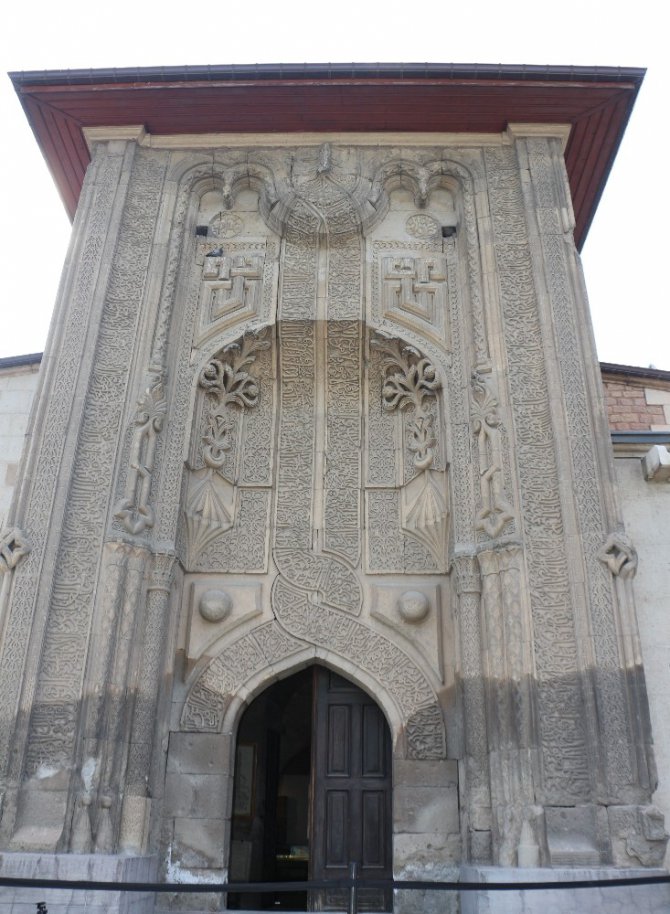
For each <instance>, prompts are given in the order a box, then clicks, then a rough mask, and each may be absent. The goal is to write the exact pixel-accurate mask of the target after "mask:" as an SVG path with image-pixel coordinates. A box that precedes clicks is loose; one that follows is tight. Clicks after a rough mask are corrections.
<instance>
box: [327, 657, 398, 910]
mask: <svg viewBox="0 0 670 914" xmlns="http://www.w3.org/2000/svg"><path fill="white" fill-rule="evenodd" d="M314 677H315V678H314V700H313V709H314V711H313V734H314V735H313V747H312V760H313V761H312V765H313V772H312V821H311V841H310V845H311V851H312V853H311V876H312V878H313V879H338V878H346V876H347V875H348V871H349V864H350V863H356V864H357V869H358V874H359V876H360V877H361V878H362V879H366V878H367V879H385V878H388V879H390V878H391V875H392V857H391V855H392V841H391V832H392V820H391V815H392V812H391V737H390V732H389V728H388V725H387V723H386V720H385V719H384V716H383V714H382V713H381V711H380V709H379V707H378V705H377V704H376V703H375V702H374V701H373V700H372V699H371V698H370V696H369V695H367V694H366V693H365V692H363V691H362V690H361V689H359V688H358V687H357V686H355V685H353V684H352V683H351V682H348V681H347V680H346V679H343V678H342V677H340V676H338V675H336V674H335V673H333V672H331V671H330V670H325V669H323V668H321V667H315V668H314ZM358 903H359V909H360V910H362V911H386V910H390V906H389V905H390V892H388V891H384V890H381V889H361V890H360V891H359V893H358ZM312 907H314V908H317V909H324V910H343V909H346V895H345V893H343V892H341V891H337V890H326V891H325V892H322V893H316V895H315V898H314V899H313V904H312Z"/></svg>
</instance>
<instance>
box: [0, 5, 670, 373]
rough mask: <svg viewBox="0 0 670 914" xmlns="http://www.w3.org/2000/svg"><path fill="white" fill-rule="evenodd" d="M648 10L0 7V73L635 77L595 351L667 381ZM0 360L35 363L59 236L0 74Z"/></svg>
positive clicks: (612, 192)
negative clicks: (99, 70) (391, 70)
mask: <svg viewBox="0 0 670 914" xmlns="http://www.w3.org/2000/svg"><path fill="white" fill-rule="evenodd" d="M664 9H665V7H664V5H663V4H660V3H655V4H654V6H652V4H651V3H650V2H648V0H643V2H639V0H638V2H636V3H635V4H631V3H629V2H626V3H622V2H609V3H603V2H592V0H579V2H576V0H561V2H560V3H551V4H549V3H542V2H539V0H533V2H523V0H508V2H506V3H503V2H500V0H497V2H493V0H477V2H474V0H470V2H468V0H463V2H461V3H458V4H457V3H445V2H444V0H440V2H437V0H423V2H422V0H412V2H402V3H401V2H395V0H381V2H380V0H355V2H354V0H336V2H332V3H313V2H312V3H307V2H299V0H276V2H274V3H273V2H269V0H255V2H253V3H231V2H228V3H216V4H183V5H181V4H179V5H177V4H175V5H171V4H168V3H166V2H162V3H160V4H159V3H154V2H150V3H147V2H142V0H133V2H129V0H114V2H109V3H107V4H93V3H92V2H90V0H88V2H81V0H70V2H68V0H63V2H60V3H56V2H50V3H47V2H44V0H36V2H35V0H33V2H30V3H27V2H23V3H16V2H15V3H12V4H11V5H7V6H6V7H5V9H4V10H3V13H2V25H1V26H0V32H1V33H0V70H2V71H12V70H56V69H76V68H80V67H92V68H95V67H125V66H154V65H164V66H173V65H177V66H178V65H185V64H230V63H233V64H235V63H237V64H241V63H276V62H282V61H286V62H291V63H292V62H305V61H307V62H312V63H315V62H323V61H334V62H342V61H357V62H376V61H403V62H418V61H431V62H458V63H473V62H474V63H506V64H522V63H525V64H575V65H597V66H627V67H630V66H633V67H647V70H648V72H647V76H646V79H645V83H644V85H643V87H642V90H641V92H640V95H639V96H638V101H637V104H636V107H635V110H634V111H633V115H632V117H631V119H630V122H629V125H628V130H627V133H626V136H625V137H624V140H623V143H622V146H621V149H620V152H619V156H618V159H617V161H616V163H615V166H614V169H613V171H612V173H611V175H610V179H609V182H608V185H607V187H606V189H605V193H604V195H603V197H602V200H601V202H600V206H599V210H598V213H597V214H596V218H595V220H594V222H593V225H592V227H591V231H590V233H589V237H588V239H587V241H586V244H585V246H584V250H583V262H584V269H585V273H586V283H587V288H588V290H589V297H590V302H591V309H592V315H593V321H594V327H595V334H596V343H597V346H598V355H599V357H600V359H601V360H603V361H607V362H619V363H622V364H629V365H643V366H648V365H654V366H655V367H657V368H664V369H669V370H670V306H669V305H670V303H669V300H668V299H669V296H668V286H667V281H666V277H665V266H666V263H667V262H668V260H670V248H669V245H668V234H669V233H668V229H667V227H666V224H667V220H668V214H669V213H670V191H669V189H668V177H667V176H666V174H665V172H664V171H663V170H662V169H661V167H660V166H661V164H662V162H664V161H665V156H666V155H667V150H668V143H667V141H668V133H669V132H670V131H669V128H668V116H667V113H668V99H669V98H670V66H669V65H668V40H667V26H666V24H665V22H664V21H661V17H664ZM0 118H1V123H2V143H0V156H1V157H2V166H3V171H2V173H3V175H4V187H3V194H2V197H3V204H2V209H1V210H0V233H1V235H2V245H1V247H0V250H1V252H2V253H1V255H0V256H1V258H2V262H1V264H0V266H1V269H0V309H1V310H0V317H1V319H0V357H1V356H7V355H18V354H21V353H27V352H39V351H41V350H42V349H43V347H44V342H45V339H46V333H47V330H48V324H49V319H50V314H51V309H52V307H53V303H54V300H55V296H56V291H57V287H58V280H59V277H60V270H61V266H62V262H63V258H64V256H65V251H66V247H67V243H68V238H69V231H70V225H69V221H68V219H67V217H66V215H65V210H64V208H63V205H62V203H61V202H60V198H59V197H58V194H57V192H56V190H55V187H54V185H53V182H52V180H51V177H50V175H49V173H48V171H47V168H46V166H45V164H44V161H43V159H42V157H41V154H40V153H39V150H38V149H37V145H36V143H35V141H34V139H33V136H32V133H31V131H30V129H29V127H28V125H27V122H26V120H25V117H24V115H23V112H22V110H21V108H20V105H19V103H18V100H17V99H16V97H15V95H14V91H13V88H12V85H11V83H10V81H9V80H8V79H7V78H6V77H1V76H0Z"/></svg>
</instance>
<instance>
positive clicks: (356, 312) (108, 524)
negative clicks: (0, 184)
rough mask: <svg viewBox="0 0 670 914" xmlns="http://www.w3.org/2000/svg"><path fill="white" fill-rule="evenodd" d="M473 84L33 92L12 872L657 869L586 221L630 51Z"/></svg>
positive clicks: (4, 693)
mask: <svg viewBox="0 0 670 914" xmlns="http://www.w3.org/2000/svg"><path fill="white" fill-rule="evenodd" d="M382 69H383V68H382ZM409 69H410V70H411V68H409ZM504 69H505V68H503V70H504ZM466 71H467V68H465V69H463V70H462V72H461V71H460V70H459V69H458V68H455V69H454V68H451V69H449V68H447V69H444V68H442V69H441V68H440V67H437V68H435V70H434V72H433V71H432V70H430V68H429V69H427V70H425V71H424V70H421V71H420V72H419V71H412V73H411V74H410V73H409V70H408V72H407V73H405V71H404V70H403V73H402V75H403V77H405V76H407V79H406V80H405V79H404V78H403V79H402V80H400V82H399V81H398V79H396V78H395V77H393V78H391V77H389V78H388V79H382V78H380V76H379V74H377V73H376V72H375V73H374V74H373V73H372V72H371V71H370V70H369V69H366V68H365V67H362V68H359V69H358V70H357V79H356V80H353V81H350V80H347V79H344V78H342V79H340V78H339V77H336V76H333V75H332V74H329V73H328V74H324V73H322V72H321V71H320V70H319V69H318V68H315V69H314V70H313V71H312V70H309V68H308V69H307V70H306V71H305V73H304V74H303V75H302V76H300V75H298V76H296V78H295V80H288V79H286V78H285V77H284V76H282V75H281V74H280V73H274V71H272V73H273V74H274V75H273V76H272V78H271V79H270V76H269V73H270V71H268V73H265V71H263V72H260V73H256V71H255V70H254V71H253V72H251V71H249V72H247V71H245V73H246V77H248V80H247V82H244V83H240V82H239V79H240V78H241V77H240V75H239V73H238V72H237V70H235V72H232V71H230V72H229V71H228V69H226V68H222V69H221V70H220V71H217V70H216V68H214V69H212V70H208V75H207V77H206V78H205V77H203V80H201V81H197V80H196V81H195V82H192V81H191V77H190V76H189V78H186V76H185V75H184V74H182V76H180V75H179V74H178V73H172V74H171V77H170V79H168V78H167V77H168V75H170V74H167V71H166V72H163V71H161V73H160V74H155V73H148V72H147V73H145V74H144V76H143V75H142V73H141V72H140V73H139V74H137V73H136V74H135V75H134V76H133V79H132V80H130V77H129V80H130V81H129V82H128V83H120V82H119V80H120V78H121V77H120V75H119V74H118V73H114V74H111V73H110V74H105V73H101V74H99V75H100V79H99V84H96V88H95V91H94V90H93V89H92V88H91V86H92V85H93V83H92V80H93V82H95V80H94V76H95V74H87V75H86V78H85V79H84V77H81V78H80V77H79V76H77V75H76V74H74V75H72V74H70V75H69V76H67V78H66V77H65V76H64V75H63V74H60V75H59V74H51V77H52V78H51V81H50V82H49V79H47V77H48V76H49V74H47V76H44V75H41V76H40V78H39V79H38V78H37V76H35V75H34V74H33V75H32V76H31V75H30V74H24V75H23V76H21V77H15V82H16V84H17V87H18V89H19V91H20V92H21V93H23V100H24V104H25V105H26V108H27V110H29V111H30V112H31V118H32V120H33V123H34V124H35V125H36V126H35V129H36V131H37V132H38V135H39V136H40V137H41V139H42V141H43V143H44V145H45V148H48V149H51V150H52V153H50V154H52V155H53V156H54V157H55V158H54V159H53V165H54V169H55V172H56V173H57V174H58V175H59V176H60V180H61V186H62V187H63V193H64V195H65V198H66V200H68V201H70V203H72V201H73V196H72V195H73V194H75V191H76V194H79V190H78V188H79V186H80V185H81V182H82V179H83V186H81V193H80V197H79V203H78V209H77V217H76V221H75V230H74V234H73V241H72V248H71V253H70V256H69V258H68V262H67V265H66V271H65V275H64V280H63V285H62V290H61V300H60V304H59V310H58V312H57V318H56V323H55V324H54V327H55V330H54V332H53V335H52V338H51V341H50V344H49V349H48V353H47V355H46V356H45V359H44V362H43V367H42V381H41V384H42V387H41V396H40V399H39V403H38V405H37V411H36V412H35V415H34V416H33V425H32V434H31V436H30V445H29V449H28V452H27V455H26V458H25V461H24V475H23V482H22V484H21V486H20V487H19V489H18V493H17V497H16V500H15V505H14V513H13V517H14V520H13V526H12V527H11V528H10V529H9V530H7V531H6V532H5V534H4V535H3V539H2V540H1V541H0V542H1V545H0V569H1V570H3V571H4V572H5V574H4V575H3V588H2V601H3V615H2V619H3V623H2V624H3V629H2V642H1V645H0V649H1V651H2V659H1V664H2V665H1V669H2V677H3V678H2V686H1V689H0V770H1V771H2V772H3V781H2V784H3V791H4V794H3V806H2V822H1V828H0V837H1V840H2V847H3V857H2V861H3V862H2V865H3V867H5V868H6V867H7V866H13V865H15V864H14V863H13V862H12V861H14V862H16V861H19V862H18V863H16V865H17V866H19V865H20V866H21V867H23V870H22V871H23V872H26V873H28V872H36V871H37V870H36V867H38V866H39V867H42V868H43V867H45V866H47V867H52V870H53V871H54V872H58V873H59V874H60V875H61V876H62V875H67V874H68V873H70V874H75V872H78V871H77V870H76V867H77V866H79V865H80V863H78V862H77V861H81V860H85V861H86V866H87V867H88V869H87V872H88V873H90V874H91V875H94V874H97V875H99V876H100V875H101V874H103V873H110V872H113V874H114V878H117V879H118V878H137V877H138V875H140V874H144V875H145V876H146V875H147V874H151V873H153V874H154V875H156V877H157V878H160V879H164V880H168V881H181V882H194V881H197V882H209V883H213V882H220V881H223V880H225V879H227V878H230V879H232V880H235V879H236V880H238V881H239V880H240V879H245V878H250V877H256V876H257V875H258V876H259V878H267V877H269V876H270V874H271V872H272V873H275V874H277V873H279V875H280V876H283V875H286V874H292V873H301V874H303V875H306V874H314V875H320V874H325V873H334V874H340V873H343V872H344V867H345V866H346V865H347V864H348V863H349V862H350V860H351V858H353V859H354V860H356V861H357V862H359V863H360V864H361V865H362V866H363V867H364V868H365V867H366V866H368V867H370V868H371V869H373V870H375V871H377V872H383V873H384V874H390V873H391V872H392V873H393V874H394V875H395V876H396V877H397V878H424V879H454V878H457V877H458V873H459V867H460V866H461V865H462V864H466V863H467V864H472V865H476V866H479V867H483V866H487V865H492V866H495V867H504V868H513V867H517V866H524V867H529V866H530V867H548V866H551V867H555V868H566V867H574V866H579V867H590V868H593V867H598V866H601V865H612V864H615V865H617V866H621V867H623V866H625V867H630V866H640V865H642V866H649V865H658V864H660V862H661V861H662V858H663V853H664V849H665V841H666V835H665V831H664V827H663V821H662V817H660V814H659V813H658V812H657V810H656V809H655V808H654V807H653V806H651V805H650V798H651V793H652V791H653V789H654V785H655V773H654V768H653V760H652V756H651V749H650V742H651V740H650V733H649V727H648V716H647V708H646V697H645V691H644V678H643V673H642V669H641V664H640V655H639V647H638V640H637V629H636V622H635V613H634V608H633V604H632V591H631V574H632V572H633V571H634V563H635V553H634V550H632V548H631V547H630V544H629V543H628V541H627V539H626V537H625V534H624V532H623V529H622V527H621V524H620V519H619V515H618V511H617V507H616V503H615V500H614V496H613V490H612V485H611V478H612V474H611V465H610V457H609V442H608V438H607V431H606V422H605V417H604V413H603V411H602V408H601V394H600V388H599V373H598V370H597V363H596V361H595V356H594V352H593V348H592V344H591V336H590V330H589V326H588V318H587V316H586V303H585V297H584V291H583V284H582V280H581V273H580V267H579V259H578V255H577V251H576V248H575V243H574V241H573V230H576V232H577V238H578V240H580V241H581V239H582V238H583V236H584V232H585V230H586V227H587V226H588V221H589V219H590V216H591V213H592V208H593V200H594V199H596V198H597V193H598V192H599V189H600V188H601V187H602V182H603V181H604V175H605V173H606V164H607V162H609V157H610V156H611V155H612V154H613V152H614V146H613V145H612V144H614V142H615V141H614V139H613V137H615V136H618V135H619V133H618V132H617V131H610V132H609V133H607V134H606V135H603V134H602V132H599V131H600V127H599V126H598V124H600V123H601V118H602V117H604V115H603V112H604V111H606V112H609V114H608V117H611V118H613V119H614V121H613V123H614V122H616V123H617V124H618V125H619V132H620V129H622V127H623V124H624V123H625V118H626V116H627V112H628V111H629V109H630V105H631V104H632V100H633V98H634V96H635V92H636V91H637V86H638V85H639V80H640V78H641V75H640V74H639V73H638V72H637V71H630V73H628V76H627V77H626V78H624V77H625V76H626V73H627V72H628V71H620V70H619V71H616V79H615V78H614V76H612V79H611V81H610V80H609V79H608V76H607V71H602V70H599V71H598V72H597V73H595V72H593V73H592V72H591V71H588V70H584V71H580V74H581V75H580V79H577V77H576V76H575V77H574V78H572V77H571V78H569V79H568V78H567V76H566V75H565V73H562V72H558V71H557V72H556V73H553V72H551V71H545V70H543V71H542V78H541V79H540V77H539V76H538V77H537V79H536V78H535V77H534V76H533V73H532V68H531V70H524V71H523V73H522V74H521V75H520V73H521V71H519V72H518V73H517V71H516V70H514V69H513V68H512V69H510V70H509V72H507V71H505V73H504V74H502V75H501V73H500V72H499V71H496V73H497V74H498V75H491V74H489V76H490V78H487V79H485V80H482V81H478V80H477V79H474V82H473V74H472V73H469V71H467V72H466ZM393 72H395V71H393ZM389 73H391V70H389ZM217 74H218V75H217ZM475 75H477V74H475ZM480 75H481V74H480ZM396 76H397V74H396ZM517 76H518V77H519V79H518V80H517V79H516V77H517ZM182 77H183V78H182ZM246 77H245V78H246ZM410 77H411V78H410ZM512 77H514V78H512ZM45 80H46V83H49V84H50V88H49V91H48V92H47V91H46V90H45V89H44V86H45V84H46V83H45ZM137 80H139V82H137ZM626 80H628V81H626ZM51 83H52V84H51ZM334 88H337V90H338V92H341V93H342V98H343V99H350V100H351V104H350V105H349V107H347V105H343V106H342V105H340V102H338V105H336V106H333V104H332V95H331V93H332V90H333V89H334ZM540 89H541V92H540V91H539V90H540ZM538 92H539V94H538ZM339 97H340V96H339V95H338V98H339ZM549 97H550V98H551V100H552V103H551V105H550V106H549V108H547V107H545V106H546V105H547V104H548V101H547V99H548V98H549ZM212 99H214V100H215V101H216V104H214V103H213V101H212ZM459 99H461V100H463V99H466V100H467V104H466V105H465V107H463V105H464V104H465V102H463V103H462V101H458V100H459ZM329 100H330V101H329ZM454 100H456V101H454ZM280 102H281V104H279V103H280ZM401 102H402V103H401ZM275 103H276V104H275ZM396 103H397V104H396ZM329 105H330V107H329ZM72 106H74V107H72ZM75 108H76V112H75ZM549 110H551V112H552V114H551V115H549V114H548V113H547V112H548V111H549ZM464 111H467V116H464V114H463V112H464ZM38 112H42V113H43V116H42V114H40V115H39V116H38ZM44 112H48V114H47V113H44ZM552 116H553V117H555V118H556V120H557V121H558V123H555V124H552V123H547V121H549V120H551V118H552ZM133 117H135V118H137V119H136V120H132V118H133ZM40 118H42V119H40ZM310 119H311V120H310ZM617 119H618V120H617ZM140 122H141V123H143V124H145V125H146V127H143V128H138V127H136V126H133V124H137V123H140ZM56 124H58V125H60V126H59V127H58V130H57V131H56V127H55V126H54V125H56ZM82 124H83V125H84V126H85V130H84V132H82ZM421 124H423V125H424V126H423V127H422V126H420V125H421ZM427 125H431V129H432V130H433V131H434V132H432V133H425V132H419V131H420V130H425V129H426V126H427ZM52 128H53V131H55V132H53V131H52ZM311 129H318V130H319V131H320V132H319V133H309V132H305V131H309V130H311ZM327 130H329V131H330V132H329V133H326V132H324V131H327ZM49 131H52V133H53V135H52V133H50V132H49ZM68 131H69V132H68ZM280 131H285V132H280ZM286 131H290V132H286ZM393 131H399V132H393ZM474 131H476V132H474ZM84 133H85V136H86V142H87V143H88V150H90V153H89V151H87V147H86V146H85V145H84ZM47 135H48V136H49V137H50V139H49V141H48V142H47ZM66 135H67V136H69V137H71V140H70V141H68V143H64V142H63V137H64V136H66ZM49 144H51V145H49ZM598 144H600V145H598ZM608 144H609V145H608ZM588 149H590V150H592V152H590V153H589V154H588V155H587V153H586V150H588ZM580 150H581V151H580ZM89 154H90V164H89V165H88V168H87V170H86V175H85V178H83V166H82V164H81V163H82V162H86V161H87V157H88V156H89ZM603 163H604V164H603ZM566 164H567V172H566ZM77 182H79V184H78V183H77ZM571 187H572V189H573V191H574V192H575V213H574V215H573V206H572V201H571V196H570V189H571ZM73 188H74V190H73ZM76 194H75V196H76ZM575 219H576V221H575ZM5 850H6V851H7V853H4V851H5ZM82 855H84V856H83V857H82ZM105 868H106V869H105ZM40 871H41V872H43V871H44V870H43V869H42V870H40ZM273 901H274V900H273ZM294 901H295V904H296V905H298V904H302V905H303V906H304V905H305V904H306V903H308V902H307V901H305V898H304V897H303V898H302V900H300V898H296V899H294ZM390 901H391V899H390V898H389V897H388V896H385V895H383V893H382V895H380V896H379V897H375V898H373V897H372V896H370V897H369V898H368V899H367V902H366V904H368V905H369V906H370V907H374V908H376V909H377V910H380V909H383V908H388V907H389V905H390ZM452 901H453V899H452ZM107 902H108V903H107V908H108V909H114V910H122V909H123V910H125V908H123V905H124V904H126V902H123V901H122V900H121V898H120V896H118V894H115V893H113V892H110V893H109V898H108V899H107ZM230 902H231V905H232V904H237V905H238V906H240V907H248V905H249V904H250V903H251V902H250V899H249V898H245V897H244V896H243V895H242V894H238V895H237V896H235V897H232V896H231V898H230ZM261 902H262V904H265V903H266V902H267V899H265V900H263V899H261ZM201 903H202V904H203V905H204V904H205V901H204V900H201ZM220 903H221V901H220V897H218V896H216V897H213V898H212V899H209V900H208V901H207V904H209V905H210V906H212V907H216V906H218V905H219V904H220ZM253 903H254V904H256V903H258V899H255V900H253ZM309 903H310V904H312V903H314V904H315V905H316V906H318V907H327V908H328V907H329V908H333V907H337V905H338V904H339V899H338V898H337V897H335V896H334V895H333V896H329V895H328V893H325V894H324V895H322V896H319V897H318V898H317V899H316V900H314V899H312V901H309ZM443 903H444V902H443V900H442V899H440V900H439V901H438V900H435V904H443ZM567 903H568V902H566V904H567ZM68 904H69V908H68V910H71V911H75V910H76V908H77V904H78V902H76V900H73V901H72V902H68ZM153 904H154V901H153V899H147V898H146V897H144V898H140V899H139V900H137V899H135V900H133V901H132V905H133V906H134V909H135V910H138V911H139V910H150V909H152V905H153ZM156 904H157V906H158V908H159V909H160V908H163V909H164V908H166V907H169V906H170V905H173V906H174V905H177V904H178V899H173V900H171V899H170V897H169V896H160V897H159V898H158V900H157V902H156ZM412 904H415V905H416V904H420V905H423V908H424V909H426V908H427V907H429V906H430V904H431V901H430V898H429V897H426V899H424V900H423V901H421V902H417V901H414V902H412V901H411V899H408V898H405V897H402V896H398V897H397V898H396V899H395V905H396V909H397V910H409V909H410V908H411V905H412ZM453 904H456V902H455V901H453ZM570 909H571V910H574V908H570Z"/></svg>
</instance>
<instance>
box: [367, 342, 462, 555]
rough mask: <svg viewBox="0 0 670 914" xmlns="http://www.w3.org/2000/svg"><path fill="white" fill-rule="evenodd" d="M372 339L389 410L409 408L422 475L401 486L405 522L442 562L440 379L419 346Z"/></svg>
mask: <svg viewBox="0 0 670 914" xmlns="http://www.w3.org/2000/svg"><path fill="white" fill-rule="evenodd" d="M370 345H371V347H372V348H373V349H376V350H378V351H379V352H380V353H381V355H382V372H383V382H382V391H381V395H382V404H383V408H384V410H385V411H387V412H396V411H398V412H400V413H406V414H407V418H406V420H405V430H406V435H407V438H406V446H407V449H408V450H409V452H410V453H411V455H412V463H413V468H414V469H415V471H416V475H415V476H413V478H412V479H410V480H409V481H406V482H405V483H404V484H403V486H402V487H401V490H400V525H401V527H402V529H403V530H404V531H405V532H406V533H408V534H410V535H411V536H413V537H415V538H416V539H417V540H419V542H421V543H422V544H423V545H424V546H425V547H426V548H427V549H428V550H429V552H430V553H431V554H432V556H433V557H434V559H435V561H436V562H437V564H438V567H442V566H443V565H444V562H445V556H446V552H447V543H448V521H449V509H448V506H447V472H446V470H437V469H435V468H434V463H435V450H436V447H437V438H436V433H435V428H434V416H433V413H432V411H431V410H430V408H429V401H430V400H431V399H433V398H435V397H436V396H437V393H438V391H439V390H440V388H441V384H440V380H439V378H438V375H437V371H436V369H435V366H434V365H433V364H432V362H431V361H430V359H428V358H427V357H426V356H424V355H423V354H422V353H421V352H420V351H419V350H418V349H416V348H415V347H414V346H411V345H409V344H408V343H405V342H402V341H401V340H399V339H394V338H392V337H389V336H387V335H386V334H383V333H380V332H377V333H376V334H375V336H374V338H373V339H372V340H371V341H370Z"/></svg>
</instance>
